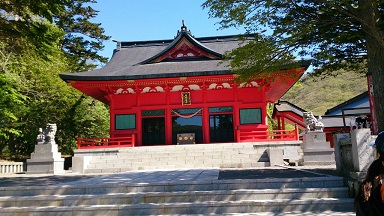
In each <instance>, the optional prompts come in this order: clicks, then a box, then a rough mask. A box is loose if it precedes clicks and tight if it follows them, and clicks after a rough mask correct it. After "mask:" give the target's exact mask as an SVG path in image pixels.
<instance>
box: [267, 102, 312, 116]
mask: <svg viewBox="0 0 384 216" xmlns="http://www.w3.org/2000/svg"><path fill="white" fill-rule="evenodd" d="M274 109H276V110H277V111H279V112H294V113H295V114H296V115H299V116H303V112H306V111H305V110H303V109H302V108H300V107H298V106H296V105H294V104H292V103H290V102H288V101H279V102H278V103H277V104H275V105H274ZM274 112H275V110H274Z"/></svg>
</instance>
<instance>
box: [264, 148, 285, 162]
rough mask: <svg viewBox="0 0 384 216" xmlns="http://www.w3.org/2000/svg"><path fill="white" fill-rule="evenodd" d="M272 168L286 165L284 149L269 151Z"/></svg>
mask: <svg viewBox="0 0 384 216" xmlns="http://www.w3.org/2000/svg"><path fill="white" fill-rule="evenodd" d="M267 153H268V157H269V163H270V166H276V165H284V164H283V150H282V149H267Z"/></svg>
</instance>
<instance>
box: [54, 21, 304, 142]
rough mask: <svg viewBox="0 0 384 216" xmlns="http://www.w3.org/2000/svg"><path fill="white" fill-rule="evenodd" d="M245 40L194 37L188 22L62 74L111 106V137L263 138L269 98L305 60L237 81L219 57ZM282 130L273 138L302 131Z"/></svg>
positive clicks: (292, 79)
mask: <svg viewBox="0 0 384 216" xmlns="http://www.w3.org/2000/svg"><path fill="white" fill-rule="evenodd" d="M250 39H251V38H250ZM241 42H242V40H241V39H239V38H238V37H236V36H218V37H202V38H195V37H194V36H192V34H191V32H190V31H188V30H187V28H186V27H185V26H184V25H183V26H182V27H181V30H180V31H178V33H177V36H176V37H175V38H174V39H173V40H155V41H135V42H118V43H117V49H116V50H115V51H114V54H113V56H112V58H111V60H110V62H109V63H108V64H107V65H106V66H105V67H103V68H100V69H97V70H94V71H89V72H82V73H72V74H62V75H61V78H62V79H63V80H65V81H66V82H67V83H68V84H70V85H71V86H72V87H74V88H76V89H78V90H79V91H81V92H83V93H85V94H87V95H89V96H91V97H93V98H95V99H97V100H99V101H102V102H103V103H106V104H108V105H109V107H110V122H111V125H110V139H111V140H112V139H115V138H118V137H124V138H127V137H131V138H133V139H134V141H133V143H131V144H132V145H136V146H144V145H172V144H177V143H179V139H181V137H180V134H184V133H187V134H192V135H194V136H195V140H194V142H195V143H223V142H241V141H250V140H253V141H257V140H266V139H269V138H271V136H270V135H269V134H268V133H269V132H268V124H267V112H266V106H267V103H274V102H275V101H277V100H278V99H279V98H280V97H281V96H282V95H283V94H284V93H285V92H286V91H287V90H288V89H289V88H290V87H291V86H292V85H293V84H294V83H295V82H296V81H297V79H298V78H299V77H300V76H301V75H302V74H303V73H304V71H305V70H306V68H307V66H303V67H301V68H297V69H294V70H290V71H284V73H281V72H276V73H275V76H276V77H275V79H271V80H273V81H271V82H267V81H266V80H265V79H264V80H263V79H260V80H251V81H249V82H248V83H236V82H235V80H234V78H235V77H236V75H235V74H234V72H232V71H231V68H230V67H229V66H228V64H226V63H221V62H222V55H223V54H224V53H225V52H227V51H231V50H233V49H235V48H237V47H238V46H239V44H241ZM287 72H288V73H287ZM284 134H286V135H285V136H279V137H275V138H277V139H296V138H297V137H294V136H292V133H284ZM185 139H187V138H185ZM188 139H189V138H188ZM111 140H110V143H111ZM116 140H117V139H116ZM116 142H118V141H116ZM119 144H120V145H123V144H121V143H119ZM127 145H128V144H127ZM79 147H82V146H81V145H79ZM91 147H94V146H93V145H91Z"/></svg>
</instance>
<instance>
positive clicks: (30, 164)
mask: <svg viewBox="0 0 384 216" xmlns="http://www.w3.org/2000/svg"><path fill="white" fill-rule="evenodd" d="M27 173H28V174H63V173H64V158H58V159H54V160H53V159H52V160H51V159H47V160H44V159H40V160H36V159H28V160H27Z"/></svg>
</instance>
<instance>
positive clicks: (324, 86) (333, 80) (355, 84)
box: [281, 71, 368, 115]
mask: <svg viewBox="0 0 384 216" xmlns="http://www.w3.org/2000/svg"><path fill="white" fill-rule="evenodd" d="M367 90H368V86H367V78H366V77H365V75H362V74H357V73H354V72H347V71H338V72H337V73H335V76H330V77H326V78H319V77H312V76H310V75H304V76H303V77H302V79H301V80H300V81H298V82H297V83H296V84H295V85H294V86H293V87H292V88H291V89H290V90H289V91H288V92H287V93H286V94H285V95H283V97H282V98H281V100H285V101H289V102H290V103H293V104H295V105H296V106H298V107H300V108H302V109H304V110H307V111H310V112H313V113H314V114H316V115H323V114H324V113H325V112H326V111H327V109H330V108H332V107H334V106H336V105H338V104H340V103H342V102H344V101H346V100H349V99H351V98H353V97H355V96H357V95H359V94H361V93H363V92H364V91H367Z"/></svg>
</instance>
